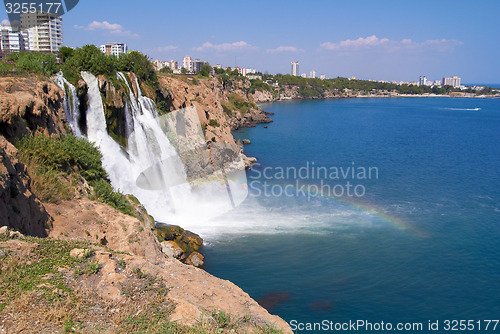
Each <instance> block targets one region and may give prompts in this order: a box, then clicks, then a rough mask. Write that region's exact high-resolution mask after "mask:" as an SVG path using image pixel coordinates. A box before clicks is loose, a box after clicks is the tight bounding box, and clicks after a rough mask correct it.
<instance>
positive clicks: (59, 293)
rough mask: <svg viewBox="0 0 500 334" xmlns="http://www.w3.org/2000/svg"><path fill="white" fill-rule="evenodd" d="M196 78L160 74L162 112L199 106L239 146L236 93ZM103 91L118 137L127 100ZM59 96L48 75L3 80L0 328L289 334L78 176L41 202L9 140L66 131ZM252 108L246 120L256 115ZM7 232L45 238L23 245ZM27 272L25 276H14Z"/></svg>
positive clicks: (221, 135) (144, 220)
mask: <svg viewBox="0 0 500 334" xmlns="http://www.w3.org/2000/svg"><path fill="white" fill-rule="evenodd" d="M196 80H197V82H196V83H193V82H190V80H189V79H186V78H171V77H161V78H160V82H161V85H162V90H163V93H164V98H165V100H166V101H169V104H170V105H169V107H171V108H172V109H174V108H180V107H183V106H188V105H190V104H194V105H195V106H196V109H197V111H198V115H199V118H200V121H201V123H202V124H203V125H204V126H205V127H206V134H207V138H210V140H212V141H214V142H219V141H222V142H228V143H232V144H234V145H235V146H236V147H237V150H241V146H240V145H236V143H235V142H234V138H233V137H232V135H231V132H230V129H231V125H230V121H229V120H228V115H227V112H226V111H225V109H224V107H223V106H224V105H226V108H227V106H230V105H232V103H233V102H237V101H236V100H235V95H232V94H236V93H235V91H236V90H235V89H232V90H230V91H225V88H224V86H223V85H222V84H221V83H220V82H218V81H217V80H215V79H205V80H203V79H196ZM99 88H100V90H101V94H102V95H103V97H104V100H105V101H106V112H107V113H108V115H109V116H110V118H111V119H112V121H109V122H108V131H112V132H114V133H115V135H116V137H117V138H118V139H119V138H120V136H121V135H122V133H121V132H120V130H119V129H120V125H119V124H120V113H121V111H122V109H123V108H124V104H125V99H124V96H125V94H126V92H125V90H124V88H123V87H116V86H115V85H114V84H113V83H112V81H108V80H107V79H106V78H99ZM78 90H79V94H78V95H79V100H80V104H81V106H82V110H83V109H84V107H85V105H86V96H85V85H84V83H82V82H80V83H79V87H78ZM137 93H138V92H135V94H137ZM62 96H63V93H62V91H61V90H60V89H59V88H58V87H57V86H56V85H54V84H52V83H51V82H50V81H48V80H45V79H39V78H36V77H30V78H0V226H4V228H3V229H2V230H1V231H0V255H1V256H2V263H1V264H0V266H1V268H0V286H2V287H5V291H4V292H6V293H4V294H3V296H0V305H1V307H0V331H4V332H23V331H24V332H26V331H27V332H54V331H60V330H66V331H68V330H69V331H75V330H78V331H83V332H96V331H97V330H98V329H99V330H100V331H102V330H104V331H106V332H130V331H136V332H137V331H139V332H141V331H154V330H155V328H156V329H159V327H158V326H159V324H162V326H163V325H164V326H172V328H174V327H175V328H178V329H179V331H181V330H182V331H183V332H192V333H196V332H200V331H204V332H207V333H212V332H220V331H219V330H220V329H222V331H223V332H229V331H233V332H241V333H247V332H248V333H260V332H265V331H268V330H269V329H270V328H274V329H278V330H282V331H283V332H291V331H290V329H289V327H288V325H287V323H286V322H285V321H283V320H282V319H280V318H279V317H276V316H272V315H270V314H269V313H268V312H267V311H266V310H265V309H263V308H262V307H261V306H259V305H258V304H257V303H256V302H255V301H254V300H253V299H251V298H250V297H249V296H248V294H246V293H244V292H243V291H242V290H241V289H240V288H238V287H237V286H235V285H234V284H232V283H231V282H228V281H224V280H221V279H218V278H216V277H213V276H211V275H210V274H208V273H206V272H205V271H203V270H201V269H198V268H195V267H193V266H188V265H186V264H183V263H181V262H180V261H179V260H177V257H178V256H176V255H175V254H174V253H173V251H175V249H172V248H169V247H168V245H169V244H168V242H170V241H164V243H160V242H159V240H158V238H157V235H159V236H160V235H161V234H157V235H155V232H154V227H153V224H154V221H153V220H152V219H151V217H149V216H148V215H147V213H146V212H145V211H144V209H143V208H142V206H141V205H140V204H138V203H135V201H134V200H133V199H132V198H129V200H130V203H131V204H133V207H134V212H133V215H125V214H122V213H120V212H118V211H117V210H116V209H114V208H113V207H111V206H110V205H107V204H104V203H102V202H100V201H97V200H94V199H93V197H92V194H93V189H92V187H90V186H89V185H88V184H87V182H86V180H85V179H83V178H81V177H72V176H68V177H63V178H62V182H66V184H67V185H71V187H72V188H71V189H73V190H72V193H71V194H70V199H69V200H61V201H58V202H57V203H48V202H42V201H40V200H39V199H38V197H37V193H36V192H35V191H33V189H32V176H33V175H34V174H33V173H36V171H35V170H30V169H29V168H28V167H26V165H25V164H24V163H23V161H20V159H19V156H18V152H17V149H16V147H14V146H13V143H15V142H16V141H17V140H18V139H19V138H21V137H22V136H23V135H26V134H35V133H40V134H44V135H46V136H59V135H63V134H66V128H67V126H66V119H65V114H64V111H63V100H62ZM241 99H242V100H241V101H240V100H238V101H240V102H242V103H243V104H239V105H238V106H240V107H241V106H243V107H247V106H252V108H253V101H251V100H249V99H248V97H247V96H246V95H243V96H242V97H241ZM233 106H234V104H233ZM254 109H255V110H256V111H254V112H258V108H254ZM229 111H232V110H229ZM247 112H249V113H250V114H251V113H252V110H251V108H250V109H245V110H244V113H247ZM113 125H114V126H115V128H114V129H115V130H113ZM74 170H75V173H77V172H78V168H76V167H75V168H74ZM35 176H36V175H35ZM6 228H9V229H10V230H17V231H20V232H21V233H22V234H27V235H32V236H36V237H46V236H47V235H48V236H49V237H48V238H44V239H38V238H31V237H29V238H28V237H24V236H22V235H20V234H17V233H13V232H9V231H6ZM173 235H174V237H175V238H177V239H178V241H179V242H180V240H181V239H182V240H184V241H185V242H186V244H187V245H189V246H188V247H190V248H191V249H190V250H191V251H193V250H196V248H194V249H193V247H194V246H193V245H198V247H199V243H198V242H194V243H191V239H189V237H190V236H191V235H188V237H184V236H177V235H176V234H175V233H174V234H173ZM175 238H174V241H175ZM179 238H180V239H179ZM165 243H167V244H165ZM52 252H53V253H52ZM201 260H202V259H201ZM199 261H200V258H199V257H197V258H194V257H192V258H191V262H192V263H193V264H196V263H198V264H200V262H199ZM42 263H46V265H43V266H41V264H42ZM39 264H40V266H41V267H39ZM22 268H26V270H28V272H29V274H26V273H24V274H23V273H21V272H19V270H20V269H22ZM23 270H24V269H23ZM30 275H32V276H30ZM13 277H20V278H18V280H21V281H22V282H24V281H26V282H25V283H26V284H24V283H23V284H21V285H20V286H22V287H23V288H22V289H23V291H22V293H18V291H19V290H18V288H17V287H15V286H11V285H9V284H10V283H9V282H12V281H13ZM14 281H15V280H14ZM16 286H17V285H16ZM54 298H56V299H54ZM54 300H56V302H55V303H54ZM51 303H52V304H51ZM75 303H76V304H75ZM49 305H51V306H49ZM160 315H161V317H164V319H163V318H161V319H160V318H159V317H160ZM140 319H143V320H140ZM165 319H166V320H165ZM155 321H156V323H155ZM68 326H69V327H68ZM155 326H156V327H155ZM184 326H188V327H189V328H191V329H186V327H184ZM169 328H170V327H169Z"/></svg>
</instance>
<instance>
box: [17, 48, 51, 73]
mask: <svg viewBox="0 0 500 334" xmlns="http://www.w3.org/2000/svg"><path fill="white" fill-rule="evenodd" d="M7 59H8V60H9V61H12V62H14V63H15V64H16V68H17V70H18V71H27V72H36V73H38V74H42V73H43V72H44V71H45V75H47V76H51V75H54V74H55V73H57V72H58V71H59V65H58V64H57V63H56V56H54V55H53V54H45V53H37V52H19V53H11V54H9V55H8V56H7Z"/></svg>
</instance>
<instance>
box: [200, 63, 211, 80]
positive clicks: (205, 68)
mask: <svg viewBox="0 0 500 334" xmlns="http://www.w3.org/2000/svg"><path fill="white" fill-rule="evenodd" d="M210 72H212V67H211V66H210V65H208V64H205V65H203V67H202V69H201V71H200V73H199V76H200V77H203V78H208V77H209V76H210Z"/></svg>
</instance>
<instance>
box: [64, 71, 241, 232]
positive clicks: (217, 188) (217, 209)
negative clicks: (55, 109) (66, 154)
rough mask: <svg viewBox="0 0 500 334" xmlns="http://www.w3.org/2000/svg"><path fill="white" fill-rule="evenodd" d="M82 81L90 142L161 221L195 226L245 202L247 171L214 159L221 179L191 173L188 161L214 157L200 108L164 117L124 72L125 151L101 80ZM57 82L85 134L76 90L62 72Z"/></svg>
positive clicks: (114, 176)
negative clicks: (113, 132) (112, 126)
mask: <svg viewBox="0 0 500 334" xmlns="http://www.w3.org/2000/svg"><path fill="white" fill-rule="evenodd" d="M81 77H82V79H83V80H84V81H85V83H86V84H87V86H88V92H87V96H88V108H87V111H86V115H85V118H86V137H87V139H88V140H89V141H91V142H93V143H95V144H96V145H97V146H98V147H99V149H100V151H101V153H102V155H103V159H102V160H103V161H102V162H103V167H104V168H105V170H106V171H107V172H108V174H109V178H110V180H111V183H112V185H113V187H114V188H115V189H116V190H119V191H120V192H122V193H124V194H132V195H134V196H135V197H137V199H138V200H139V201H140V202H141V203H142V204H143V205H144V206H145V207H146V209H147V210H148V213H149V214H151V215H152V216H153V217H155V219H156V220H157V221H158V222H161V223H168V224H176V225H180V226H183V227H186V228H193V226H199V224H200V223H202V222H203V221H206V220H208V219H210V218H213V217H216V216H218V215H220V214H222V213H224V212H227V211H229V210H231V209H232V208H234V206H235V201H236V205H237V204H239V203H241V202H242V201H243V200H244V199H245V197H246V194H247V189H246V176H245V172H244V167H243V168H236V169H234V170H235V171H236V172H232V173H226V171H225V170H224V167H222V170H223V171H224V173H221V172H220V171H219V170H218V168H215V166H213V161H212V166H210V164H208V169H210V170H211V173H212V174H213V175H216V177H215V178H214V177H208V176H206V173H205V172H203V173H201V172H200V170H196V173H194V175H195V177H193V175H190V176H189V177H188V175H187V174H186V170H187V169H188V168H187V166H186V165H187V164H188V163H191V161H190V160H189V159H188V158H187V157H192V156H201V155H203V154H206V155H207V157H208V153H207V152H208V149H207V147H206V141H205V138H204V135H203V132H202V130H201V125H200V124H199V119H198V116H197V113H196V110H195V109H194V107H193V108H186V109H183V110H179V111H175V112H172V113H169V114H167V115H166V116H162V117H159V115H158V112H157V109H156V105H155V103H154V101H153V100H151V99H150V98H148V97H145V96H142V93H141V88H140V85H139V83H138V81H137V78H135V76H133V77H134V78H135V80H133V81H132V85H133V84H135V88H136V90H135V92H136V94H137V96H136V95H135V94H134V89H132V87H131V85H130V84H129V81H128V80H127V75H126V74H124V73H118V74H117V79H118V80H120V81H122V82H123V83H124V84H125V85H126V87H127V89H128V99H126V102H125V137H126V139H127V143H126V147H123V146H122V145H120V144H119V143H117V142H116V141H115V140H114V139H113V138H112V137H111V136H110V135H109V133H108V129H107V125H106V115H105V109H104V105H103V100H102V96H101V92H100V90H99V82H98V79H97V78H96V77H95V76H94V75H93V74H91V73H89V72H81ZM55 80H56V83H57V84H58V85H59V86H60V87H61V88H62V89H63V90H64V91H65V102H64V105H65V112H66V116H67V119H68V122H69V124H70V127H71V129H72V131H73V134H75V135H77V136H83V133H84V132H83V131H82V129H80V127H79V125H78V124H79V123H78V119H79V117H80V115H79V105H78V103H79V102H78V97H77V94H76V90H75V88H74V87H73V86H72V85H71V84H70V83H69V82H68V81H67V80H65V79H64V78H63V76H62V74H61V73H60V74H59V75H58V76H57V77H56V78H55ZM180 125H182V126H180ZM180 128H182V131H179V129H180ZM200 150H201V151H200ZM200 152H201V153H200ZM210 154H211V152H210ZM210 157H211V155H210ZM183 160H184V161H183ZM187 160H189V161H188V162H186V161H187ZM238 163H241V161H239V160H238ZM191 167H193V166H191ZM204 168H205V169H207V166H205V167H204ZM191 169H193V168H191ZM194 169H196V168H194ZM198 169H200V168H198ZM222 174H223V176H224V178H222V177H221V175H222ZM226 174H228V175H229V177H228V176H227V175H226ZM213 175H212V176H213ZM217 175H218V177H217ZM221 180H223V181H221ZM190 182H191V183H190Z"/></svg>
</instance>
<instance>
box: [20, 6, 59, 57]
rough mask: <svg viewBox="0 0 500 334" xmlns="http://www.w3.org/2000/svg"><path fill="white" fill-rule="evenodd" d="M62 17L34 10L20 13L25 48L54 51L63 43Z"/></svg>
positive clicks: (37, 50)
mask: <svg viewBox="0 0 500 334" xmlns="http://www.w3.org/2000/svg"><path fill="white" fill-rule="evenodd" d="M62 22H63V21H62V17H61V16H58V15H57V14H54V13H45V12H40V11H36V12H34V13H30V12H28V13H24V14H21V29H22V30H21V31H22V36H23V39H24V41H26V42H25V43H26V45H27V47H26V49H28V50H30V51H36V52H51V53H56V52H58V51H59V49H60V48H61V46H62V45H63V23H62Z"/></svg>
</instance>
